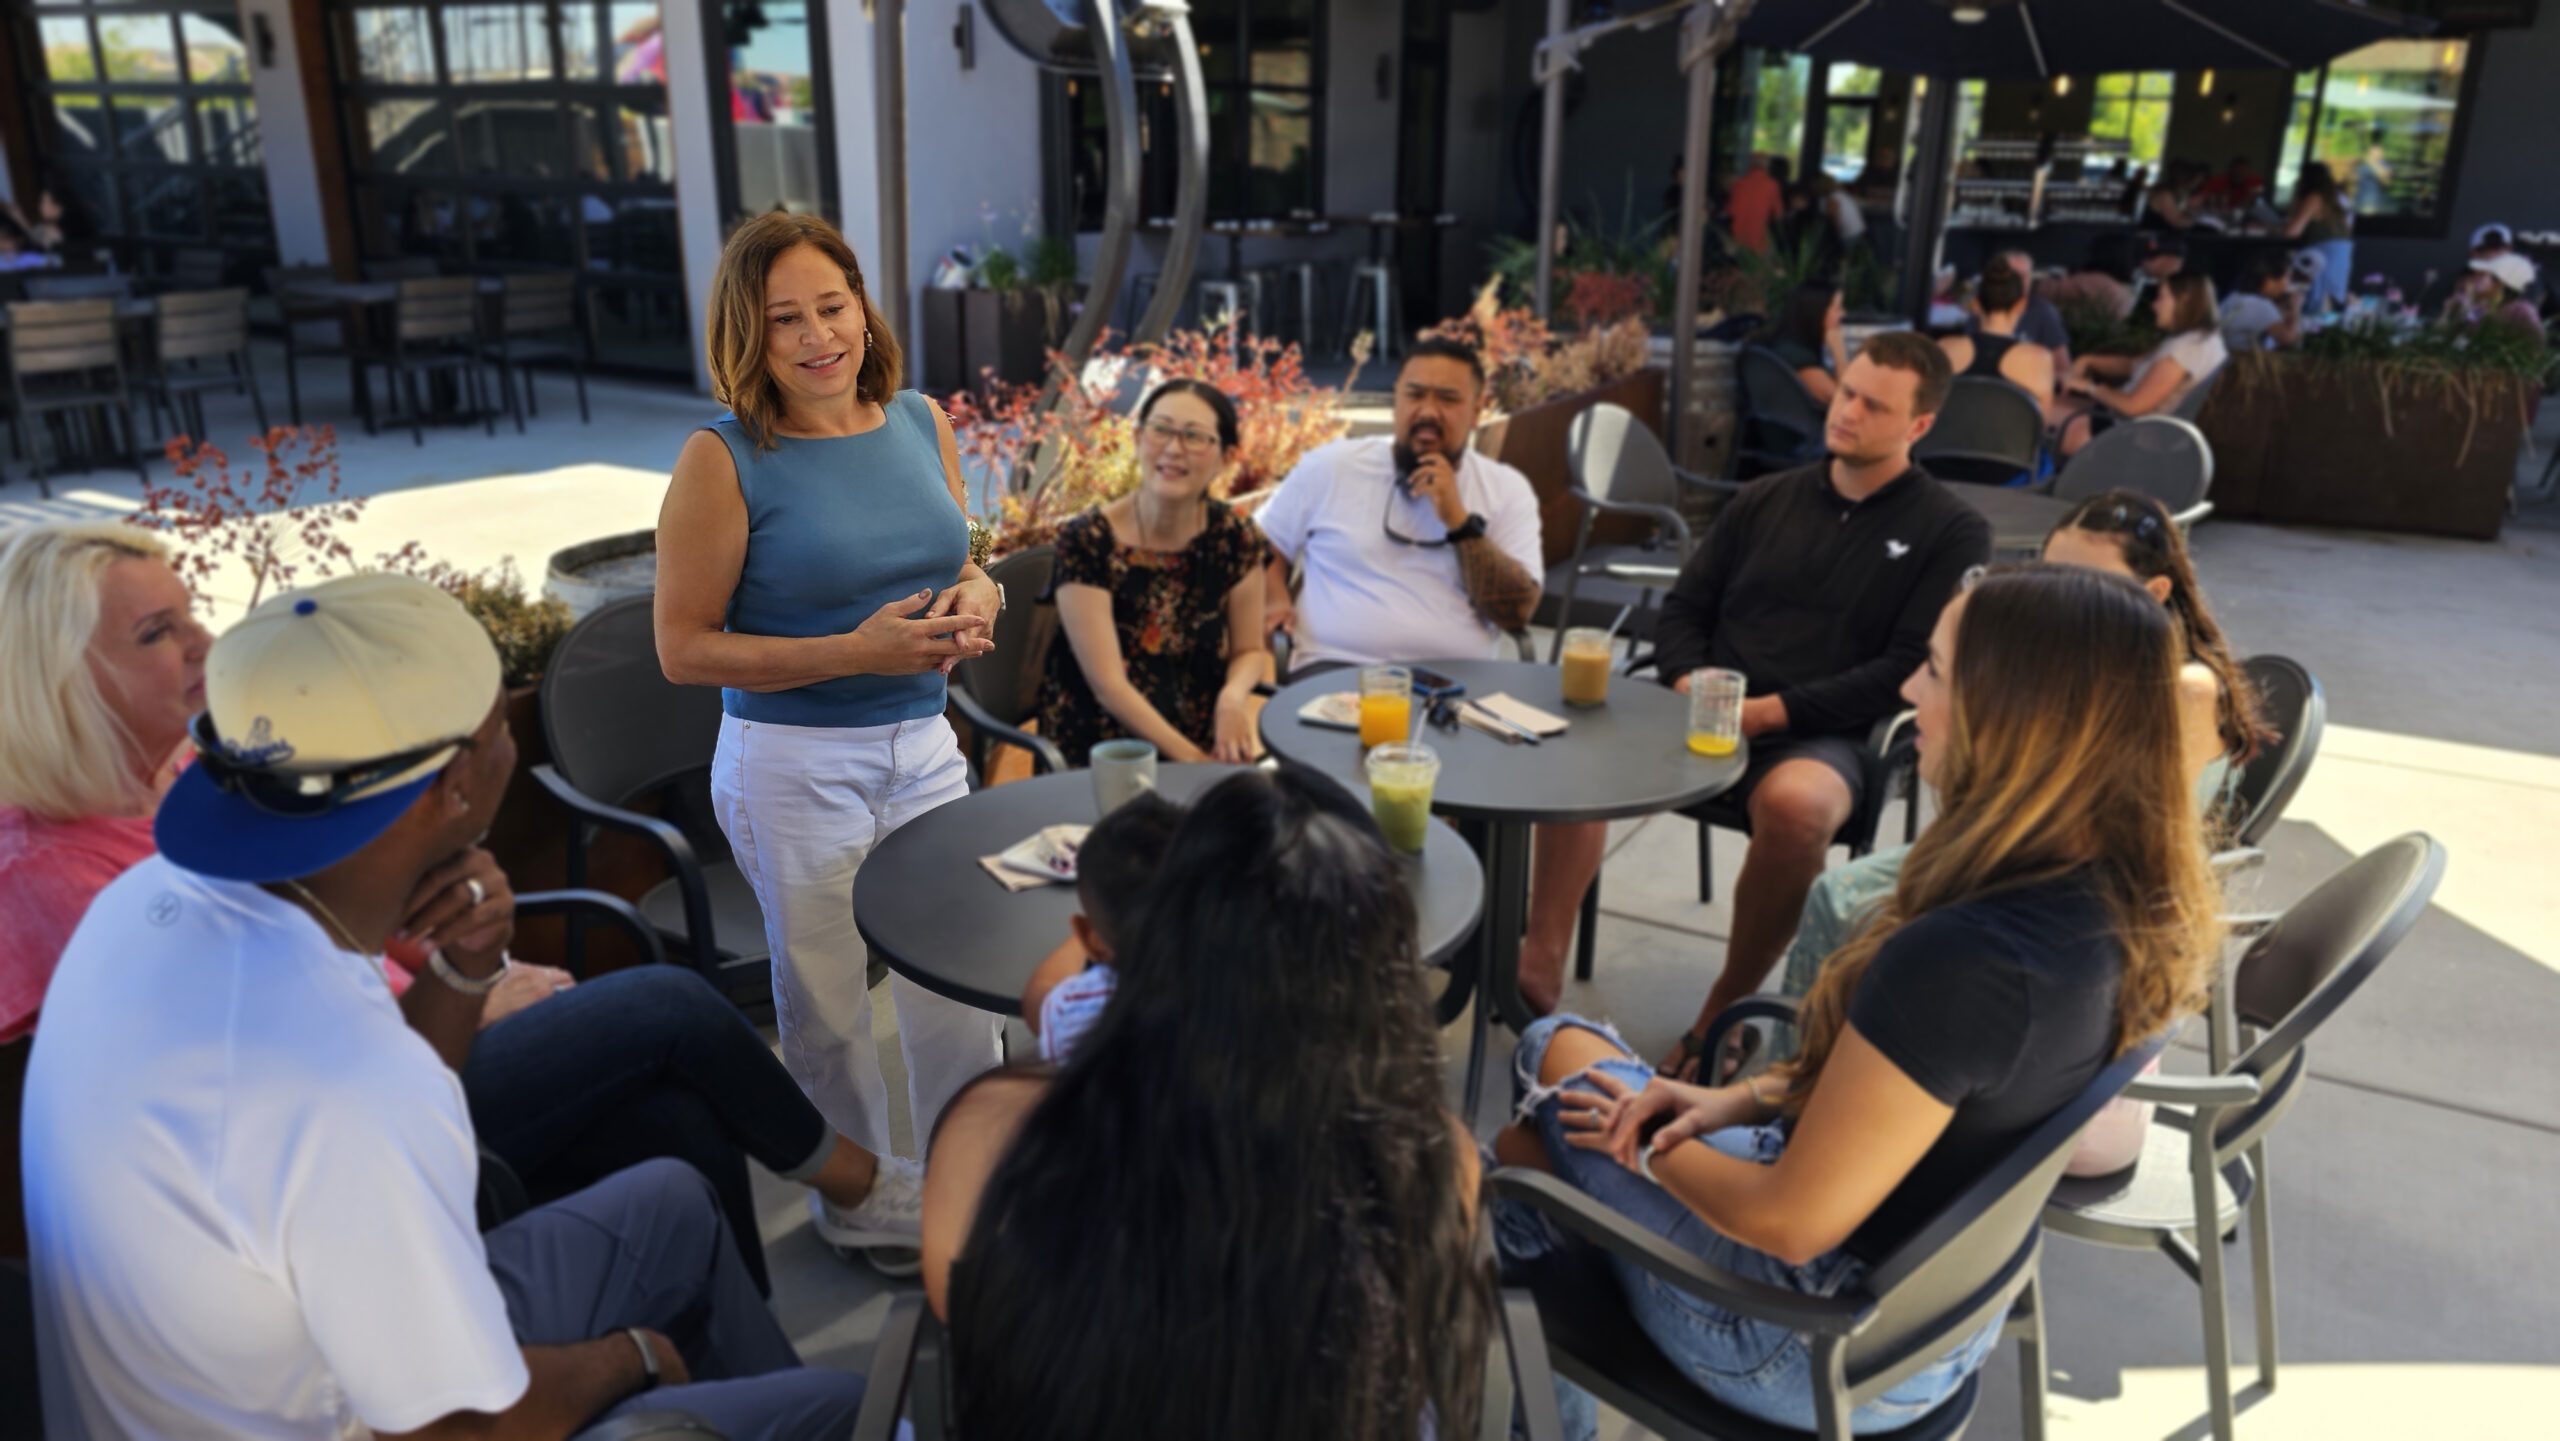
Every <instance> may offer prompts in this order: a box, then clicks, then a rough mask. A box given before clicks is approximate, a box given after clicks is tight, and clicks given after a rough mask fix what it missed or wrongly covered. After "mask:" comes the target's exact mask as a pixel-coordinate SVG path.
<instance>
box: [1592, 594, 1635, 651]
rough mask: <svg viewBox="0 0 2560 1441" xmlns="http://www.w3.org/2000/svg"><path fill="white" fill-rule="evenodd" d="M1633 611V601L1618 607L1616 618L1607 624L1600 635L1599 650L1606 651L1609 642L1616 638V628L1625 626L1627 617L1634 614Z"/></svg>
mask: <svg viewBox="0 0 2560 1441" xmlns="http://www.w3.org/2000/svg"><path fill="white" fill-rule="evenodd" d="M1635 610H1636V607H1635V602H1633V601H1629V602H1628V603H1626V604H1625V605H1622V606H1620V607H1618V618H1617V619H1616V620H1613V621H1611V622H1609V628H1608V629H1607V630H1605V631H1602V632H1601V633H1600V647H1601V649H1603V650H1606V649H1608V646H1609V642H1611V641H1613V640H1615V639H1617V638H1618V627H1620V626H1622V625H1625V624H1626V623H1627V617H1628V616H1631V615H1633V614H1635Z"/></svg>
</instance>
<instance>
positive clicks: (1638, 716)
mask: <svg viewBox="0 0 2560 1441" xmlns="http://www.w3.org/2000/svg"><path fill="white" fill-rule="evenodd" d="M1415 664H1417V665H1420V666H1423V667H1426V668H1428V669H1431V670H1436V671H1439V672H1440V673H1441V674H1443V675H1446V676H1448V677H1449V678H1450V679H1452V680H1455V681H1457V682H1458V683H1459V684H1461V685H1463V686H1465V687H1466V688H1467V694H1468V695H1470V696H1479V697H1480V696H1488V695H1492V694H1494V693H1495V692H1497V691H1499V692H1502V693H1504V694H1506V695H1509V696H1511V697H1512V698H1513V699H1515V700H1519V701H1524V702H1526V703H1528V704H1530V705H1533V706H1536V707H1537V708H1538V709H1540V710H1543V711H1547V712H1549V713H1551V714H1554V715H1558V716H1562V717H1564V718H1565V719H1566V720H1568V721H1570V722H1572V725H1571V728H1570V729H1568V730H1566V731H1565V732H1564V734H1562V735H1558V736H1552V737H1549V738H1548V739H1546V740H1545V741H1543V742H1541V743H1539V744H1537V745H1530V744H1528V743H1527V742H1525V741H1524V742H1521V743H1519V744H1516V745H1507V744H1505V743H1503V742H1502V741H1499V740H1496V739H1495V738H1494V737H1492V736H1489V735H1486V734H1484V733H1483V732H1481V731H1478V730H1475V729H1474V728H1472V727H1469V726H1460V727H1459V728H1457V729H1456V730H1454V731H1450V730H1442V729H1439V728H1437V727H1434V726H1428V725H1426V726H1424V727H1423V742H1424V744H1426V745H1429V746H1430V747H1431V748H1432V750H1433V751H1435V752H1437V753H1438V754H1439V757H1440V777H1439V780H1438V781H1437V782H1435V783H1434V785H1433V787H1432V793H1431V809H1432V811H1433V812H1434V813H1435V814H1438V815H1443V816H1447V817H1449V818H1450V819H1452V820H1455V821H1458V822H1460V823H1461V824H1462V825H1464V826H1466V827H1467V828H1468V829H1469V831H1470V836H1469V838H1470V839H1471V840H1474V841H1475V843H1476V849H1477V851H1478V852H1479V853H1480V854H1481V855H1482V856H1483V857H1484V874H1485V898H1486V900H1485V924H1484V929H1483V931H1482V932H1481V933H1480V934H1479V936H1478V944H1477V946H1476V954H1477V959H1478V965H1479V967H1480V970H1479V973H1478V976H1479V978H1478V981H1477V985H1478V987H1479V988H1480V989H1481V991H1482V992H1483V997H1482V998H1480V999H1479V1001H1478V1003H1477V1005H1476V1017H1475V1030H1474V1037H1473V1042H1472V1045H1471V1047H1470V1050H1469V1053H1468V1058H1467V1092H1466V1098H1467V1108H1468V1110H1469V1112H1470V1114H1472V1112H1473V1110H1474V1107H1475V1100H1476V1093H1477V1091H1478V1089H1479V1088H1480V1086H1479V1083H1480V1081H1481V1078H1482V1071H1483V1065H1484V1048H1485V1032H1486V1021H1487V1019H1488V1012H1490V1011H1494V1010H1499V1011H1500V1012H1501V1014H1502V1019H1503V1022H1504V1023H1505V1024H1507V1025H1509V1026H1511V1027H1512V1028H1513V1029H1515V1030H1516V1029H1518V1028H1520V1027H1522V1026H1525V1025H1527V1024H1528V1023H1529V1022H1530V1021H1531V1020H1534V1019H1536V1018H1535V1017H1534V1016H1532V1015H1530V1013H1529V1009H1528V1007H1527V1006H1526V1005H1524V1004H1523V1003H1522V1002H1521V1000H1520V933H1521V930H1522V929H1523V928H1524V927H1525V926H1526V925H1527V923H1528V910H1529V848H1530V843H1531V838H1532V836H1533V835H1534V834H1535V832H1536V828H1537V827H1538V825H1539V824H1540V823H1542V822H1550V821H1613V820H1621V819H1624V818H1626V817H1629V816H1647V815H1653V814H1656V813H1658V812H1661V811H1672V810H1680V809H1682V808H1684V807H1688V806H1693V805H1696V804H1698V803H1699V802H1701V801H1705V800H1710V799H1712V798H1714V797H1716V796H1719V795H1722V794H1724V793H1725V792H1726V791H1728V790H1730V789H1732V788H1733V785H1734V783H1735V782H1736V781H1739V780H1741V779H1742V773H1743V771H1744V770H1745V769H1746V768H1747V767H1749V765H1750V764H1751V747H1750V744H1749V743H1748V742H1745V743H1744V744H1742V745H1740V746H1738V747H1736V748H1735V750H1734V753H1733V754H1732V755H1729V756H1718V757H1708V756H1702V755H1698V754H1696V753H1695V752H1693V751H1691V750H1690V749H1689V744H1688V733H1689V698H1688V697H1687V696H1684V695H1681V694H1678V693H1677V692H1675V691H1671V690H1667V689H1665V688H1664V687H1662V686H1660V685H1657V684H1655V683H1654V682H1652V681H1650V680H1643V681H1638V680H1632V679H1629V678H1627V677H1625V676H1618V677H1614V678H1612V680H1611V681H1610V683H1609V703H1608V704H1606V705H1603V706H1596V707H1594V708H1592V709H1589V710H1580V709H1574V708H1570V707H1568V706H1566V705H1565V703H1564V672H1563V671H1561V670H1560V669H1558V668H1557V667H1555V666H1551V665H1538V664H1536V663H1534V662H1528V661H1496V660H1432V661H1418V662H1415ZM1358 685H1359V676H1358V672H1356V671H1351V670H1335V671H1328V672H1325V673H1323V674H1319V675H1314V676H1309V677H1307V678H1306V679H1304V680H1300V681H1296V682H1293V683H1292V684H1290V685H1287V686H1284V687H1283V688H1282V689H1281V690H1280V693H1279V694H1278V695H1276V696H1274V697H1272V699H1271V703H1270V704H1269V705H1268V706H1266V707H1264V708H1263V712H1262V742H1263V744H1264V745H1266V746H1268V747H1270V749H1271V752H1272V754H1274V755H1276V756H1278V757H1279V758H1280V760H1281V763H1282V764H1284V765H1295V766H1305V767H1307V768H1309V769H1311V770H1317V771H1321V772H1323V773H1324V774H1326V775H1329V776H1332V777H1333V778H1334V779H1336V780H1338V781H1341V782H1342V783H1343V784H1344V785H1347V786H1350V787H1351V788H1352V789H1354V790H1355V791H1360V792H1363V793H1365V792H1366V789H1367V781H1366V779H1365V777H1364V776H1363V774H1362V771H1361V768H1360V758H1361V754H1362V752H1361V748H1360V737H1359V736H1357V735H1354V734H1352V733H1351V732H1349V731H1344V730H1335V729H1332V728H1330V727H1325V726H1315V725H1309V724H1307V723H1306V722H1305V721H1303V720H1300V719H1299V718H1298V710H1299V708H1300V707H1301V706H1303V705H1305V704H1306V703H1307V702H1308V701H1310V700H1313V699H1315V698H1316V697H1317V696H1320V695H1323V694H1325V693H1327V692H1329V691H1338V690H1344V689H1356V688H1357V687H1358ZM1415 702H1416V704H1417V706H1418V705H1419V704H1420V697H1416V698H1415ZM1452 994H1453V996H1454V997H1455V998H1456V999H1459V1000H1463V999H1464V997H1463V996H1462V995H1457V993H1456V992H1455V991H1454V989H1453V992H1452ZM1488 1001H1489V1004H1488V1003H1487V1002H1488ZM1453 1019H1455V1017H1454V1015H1452V1014H1450V1013H1449V1011H1448V1009H1447V1006H1446V1004H1445V1002H1444V1007H1443V1014H1442V1016H1441V1021H1442V1023H1443V1024H1446V1023H1447V1022H1448V1021H1450V1020H1453Z"/></svg>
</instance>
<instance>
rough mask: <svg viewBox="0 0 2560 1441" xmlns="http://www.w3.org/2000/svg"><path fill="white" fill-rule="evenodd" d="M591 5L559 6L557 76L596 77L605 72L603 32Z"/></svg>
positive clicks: (601, 75)
mask: <svg viewBox="0 0 2560 1441" xmlns="http://www.w3.org/2000/svg"><path fill="white" fill-rule="evenodd" d="M599 18H600V17H599V15H598V12H597V8H596V7H595V6H593V5H563V6H561V7H560V78H561V79H563V80H596V79H601V78H602V77H603V75H604V56H605V53H606V52H605V51H604V50H603V49H602V48H600V45H601V42H602V40H603V38H604V32H603V31H602V30H601V29H599V28H598V21H599Z"/></svg>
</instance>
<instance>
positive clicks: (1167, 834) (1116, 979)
mask: <svg viewBox="0 0 2560 1441" xmlns="http://www.w3.org/2000/svg"><path fill="white" fill-rule="evenodd" d="M1181 824H1182V807H1180V806H1177V805H1175V804H1174V803H1173V802H1171V801H1169V800H1166V799H1165V798H1164V797H1162V796H1159V795H1157V794H1155V793H1154V792H1153V791H1149V792H1147V793H1146V794H1144V795H1141V796H1139V797H1137V798H1136V799H1134V800H1131V801H1129V802H1127V803H1126V804H1124V805H1122V806H1121V807H1120V808H1119V809H1118V810H1115V811H1113V812H1112V813H1111V814H1109V815H1107V816H1104V817H1103V818H1102V819H1101V820H1100V821H1099V822H1097V823H1096V824H1095V825H1094V828H1093V829H1092V830H1090V831H1087V832H1085V837H1084V844H1083V845H1082V846H1080V847H1078V848H1077V850H1076V903H1077V904H1078V905H1080V906H1082V907H1084V909H1083V910H1082V911H1080V912H1078V913H1077V914H1075V915H1073V916H1070V917H1068V918H1067V938H1066V940H1065V941H1063V942H1062V943H1060V944H1059V946H1058V948H1057V949H1056V950H1054V951H1051V952H1050V953H1049V958H1048V959H1047V960H1044V961H1042V962H1041V963H1040V968H1039V969H1038V970H1036V971H1033V972H1032V973H1031V983H1030V984H1029V985H1027V986H1025V987H1023V988H1022V1019H1023V1021H1024V1022H1025V1023H1026V1024H1027V1025H1029V1026H1030V1027H1031V1033H1032V1034H1033V1035H1034V1036H1037V1037H1038V1038H1039V1040H1040V1059H1042V1060H1044V1061H1051V1062H1055V1063H1057V1064H1059V1065H1064V1064H1066V1060H1067V1057H1068V1056H1070V1055H1072V1054H1073V1053H1074V1051H1075V1048H1076V1042H1077V1041H1079V1040H1081V1039H1082V1038H1083V1036H1084V1033H1085V1032H1087V1031H1089V1030H1091V1029H1093V1023H1094V1022H1095V1021H1096V1020H1099V1019H1100V1018H1101V1016H1102V1009H1103V1007H1105V1006H1107V1005H1109V1004H1110V1003H1111V994H1112V992H1113V991H1115V990H1117V989H1119V985H1120V973H1119V972H1118V971H1116V970H1114V969H1112V965H1111V958H1112V957H1113V956H1115V955H1118V954H1119V953H1120V949H1121V946H1122V945H1123V943H1124V938H1125V937H1127V936H1128V934H1129V924H1130V921H1131V918H1132V917H1134V916H1135V915H1136V914H1137V910H1138V898H1139V897H1140V896H1142V895H1144V894H1145V893H1146V889H1147V883H1148V882H1149V881H1152V880H1154V879H1155V875H1156V870H1157V868H1158V867H1160V866H1162V865H1163V864H1164V856H1165V850H1166V848H1167V847H1168V846H1170V845H1171V844H1172V843H1173V833H1174V831H1175V829H1176V828H1178V827H1179V826H1181Z"/></svg>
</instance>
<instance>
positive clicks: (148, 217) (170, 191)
mask: <svg viewBox="0 0 2560 1441" xmlns="http://www.w3.org/2000/svg"><path fill="white" fill-rule="evenodd" d="M125 186H126V190H127V202H128V204H129V205H130V206H131V208H132V212H133V219H134V228H135V229H137V230H139V231H141V232H142V233H143V234H145V235H156V236H161V237H163V238H166V239H171V240H201V239H203V238H204V234H205V224H204V217H205V208H204V181H203V180H202V179H201V178H200V177H199V176H198V175H197V174H196V173H195V172H194V171H188V170H182V171H177V172H173V173H167V174H159V175H145V174H128V175H127V176H125Z"/></svg>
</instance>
